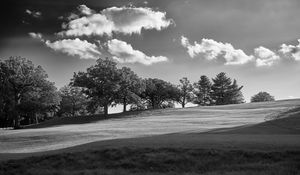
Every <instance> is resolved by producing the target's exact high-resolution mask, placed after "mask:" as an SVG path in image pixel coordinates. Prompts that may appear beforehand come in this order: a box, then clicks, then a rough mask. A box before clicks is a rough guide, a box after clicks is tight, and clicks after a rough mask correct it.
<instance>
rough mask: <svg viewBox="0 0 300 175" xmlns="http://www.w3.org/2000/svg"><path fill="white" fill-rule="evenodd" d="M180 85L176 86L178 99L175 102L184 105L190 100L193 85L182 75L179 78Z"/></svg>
mask: <svg viewBox="0 0 300 175" xmlns="http://www.w3.org/2000/svg"><path fill="white" fill-rule="evenodd" d="M179 82H180V85H179V86H178V90H179V92H178V99H177V102H178V103H180V104H181V105H182V108H184V107H185V105H186V103H188V102H191V101H192V99H193V94H192V92H193V86H192V84H191V83H190V81H189V80H188V79H187V77H183V78H181V79H180V80H179Z"/></svg>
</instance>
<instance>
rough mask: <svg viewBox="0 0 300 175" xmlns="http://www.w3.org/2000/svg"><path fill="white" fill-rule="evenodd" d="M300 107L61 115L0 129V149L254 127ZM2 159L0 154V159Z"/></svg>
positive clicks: (29, 150)
mask: <svg viewBox="0 0 300 175" xmlns="http://www.w3.org/2000/svg"><path fill="white" fill-rule="evenodd" d="M299 105H300V100H299V99H297V100H287V101H276V102H269V103H255V104H239V105H226V106H210V107H193V108H185V109H165V110H148V111H143V112H135V113H127V114H125V115H123V114H115V115H112V116H113V117H109V118H107V119H103V118H101V117H99V118H97V116H94V117H87V116H83V117H75V118H60V119H55V120H52V121H48V122H46V123H41V124H39V125H36V126H35V127H36V128H31V129H23V130H3V131H1V132H0V153H32V152H43V151H50V150H58V149H64V148H71V147H74V146H77V145H82V144H87V143H91V142H97V141H105V140H112V139H124V138H137V137H146V136H147V137H148V136H155V135H164V134H171V133H199V132H207V131H210V130H214V129H218V128H232V127H237V126H242V125H253V124H256V123H260V122H263V121H265V120H266V119H270V118H274V117H276V116H277V115H279V114H283V113H285V112H286V111H287V110H289V109H291V108H293V107H295V106H299ZM0 159H1V158H0Z"/></svg>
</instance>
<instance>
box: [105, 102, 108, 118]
mask: <svg viewBox="0 0 300 175" xmlns="http://www.w3.org/2000/svg"><path fill="white" fill-rule="evenodd" d="M107 115H108V105H104V116H105V117H107Z"/></svg>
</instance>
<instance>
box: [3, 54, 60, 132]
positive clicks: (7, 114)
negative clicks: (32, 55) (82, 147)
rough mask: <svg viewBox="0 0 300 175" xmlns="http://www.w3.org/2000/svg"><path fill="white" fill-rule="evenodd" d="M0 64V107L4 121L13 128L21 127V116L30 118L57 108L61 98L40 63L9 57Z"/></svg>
mask: <svg viewBox="0 0 300 175" xmlns="http://www.w3.org/2000/svg"><path fill="white" fill-rule="evenodd" d="M0 64H1V66H0V69H1V70H0V72H1V73H0V76H1V78H0V81H1V84H2V85H1V94H0V95H1V99H3V100H1V103H0V104H1V107H0V108H1V112H2V113H4V115H3V116H4V118H5V120H6V121H8V122H9V123H13V126H14V127H15V128H19V127H20V120H21V115H22V117H25V118H26V117H27V118H32V116H35V115H37V113H40V114H41V113H46V112H49V111H53V110H54V109H55V108H56V107H57V105H58V103H59V100H60V99H59V97H58V95H57V94H56V93H57V92H56V88H55V86H54V83H51V82H49V81H48V80H47V78H48V75H47V74H46V72H45V71H44V70H43V68H42V67H41V66H37V67H35V66H34V64H33V63H32V62H31V61H29V60H27V59H26V58H22V57H10V58H9V59H7V60H4V61H1V62H0ZM28 107H30V108H28ZM54 111H55V110H54ZM29 113H30V115H29ZM35 120H36V119H35ZM10 121H12V122H10ZM9 125H12V124H9Z"/></svg>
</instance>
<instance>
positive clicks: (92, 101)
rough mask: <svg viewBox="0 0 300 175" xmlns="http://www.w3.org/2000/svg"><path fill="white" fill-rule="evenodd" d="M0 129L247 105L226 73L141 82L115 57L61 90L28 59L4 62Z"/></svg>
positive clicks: (76, 76)
mask: <svg viewBox="0 0 300 175" xmlns="http://www.w3.org/2000/svg"><path fill="white" fill-rule="evenodd" d="M0 84H1V86H0V97H1V98H0V123H1V125H0V127H14V128H19V127H20V125H28V124H33V123H38V122H41V121H44V120H47V119H48V118H51V117H53V116H76V115H90V114H99V113H103V114H104V116H106V115H107V114H108V108H109V107H110V106H116V105H123V112H126V110H127V106H130V110H144V109H159V108H173V107H175V103H179V104H181V105H182V107H183V108H184V107H185V106H186V104H187V103H194V104H198V105H201V106H210V105H226V104H239V103H243V102H244V98H243V94H242V92H241V89H242V88H243V86H239V85H238V84H237V81H236V80H235V79H233V80H232V79H231V78H230V77H228V76H227V75H226V73H224V72H221V73H219V74H217V75H216V77H215V78H212V79H209V78H208V77H207V76H205V75H203V76H201V77H200V79H199V81H197V82H195V83H191V82H190V81H189V80H188V78H186V77H183V78H181V79H180V80H179V84H178V85H174V84H172V83H170V82H167V81H164V80H161V79H158V78H145V79H143V78H141V77H139V76H138V75H137V74H136V73H135V72H134V71H132V70H131V69H130V68H128V67H121V68H118V66H117V63H116V62H115V61H114V60H112V59H110V58H105V59H101V58H100V59H98V60H97V61H96V64H95V65H93V66H91V67H89V68H87V70H86V71H79V72H77V73H74V75H73V78H72V79H71V82H70V83H69V84H68V85H66V86H64V87H62V88H61V89H59V90H58V89H57V88H56V87H55V86H54V83H53V82H50V81H49V80H48V75H47V74H46V72H45V70H44V69H43V68H42V67H41V66H35V65H34V64H33V63H32V62H31V61H30V60H27V59H25V58H22V57H10V58H9V59H7V60H3V61H0Z"/></svg>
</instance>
